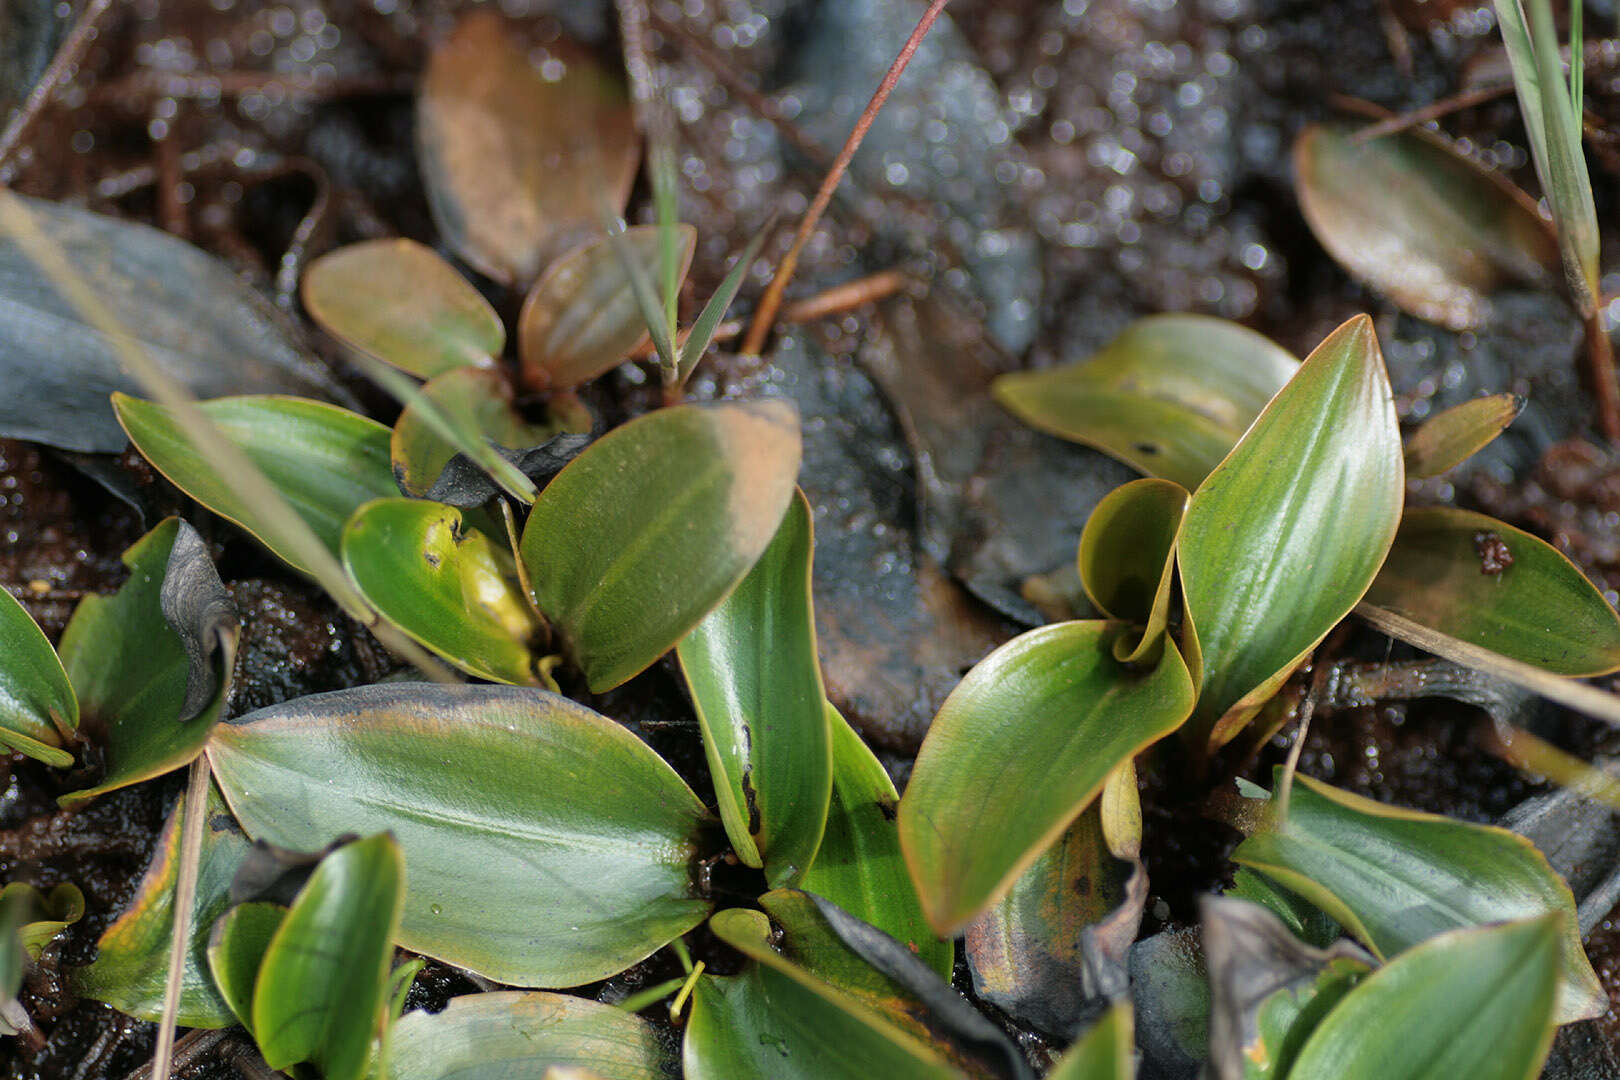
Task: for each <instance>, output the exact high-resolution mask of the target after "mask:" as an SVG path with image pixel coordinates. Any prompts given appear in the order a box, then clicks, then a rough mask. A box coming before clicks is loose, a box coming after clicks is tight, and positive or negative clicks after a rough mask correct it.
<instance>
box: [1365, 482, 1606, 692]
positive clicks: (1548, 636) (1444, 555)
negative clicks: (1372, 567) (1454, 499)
mask: <svg viewBox="0 0 1620 1080" xmlns="http://www.w3.org/2000/svg"><path fill="white" fill-rule="evenodd" d="M1366 603H1368V604H1370V605H1371V606H1373V607H1377V608H1381V609H1383V610H1385V611H1389V612H1393V613H1394V614H1396V615H1399V616H1401V617H1403V618H1407V619H1411V620H1412V621H1414V622H1417V623H1421V624H1422V625H1424V626H1427V627H1429V628H1431V629H1433V630H1436V631H1438V632H1439V633H1441V634H1445V635H1446V636H1448V637H1452V638H1456V639H1458V640H1460V641H1463V642H1467V643H1468V644H1470V645H1477V646H1479V647H1480V648H1483V649H1489V650H1490V651H1492V652H1495V653H1500V654H1501V655H1503V656H1507V657H1509V658H1511V659H1514V660H1520V661H1523V662H1524V663H1527V664H1533V665H1535V666H1536V667H1539V668H1543V669H1545V670H1547V671H1550V672H1552V673H1553V674H1555V675H1568V676H1584V675H1603V674H1607V673H1608V672H1611V671H1614V670H1616V669H1620V615H1616V614H1615V610H1614V608H1613V607H1611V606H1610V605H1609V602H1608V601H1607V600H1605V599H1603V594H1602V593H1600V592H1598V590H1597V588H1596V586H1594V585H1593V584H1592V583H1591V582H1590V581H1588V580H1587V578H1586V576H1585V575H1584V574H1582V573H1581V572H1580V570H1579V569H1577V568H1576V566H1575V564H1574V563H1572V562H1570V561H1569V559H1568V558H1566V557H1565V556H1564V555H1563V554H1562V553H1561V552H1559V551H1558V550H1557V549H1556V548H1554V547H1552V545H1550V544H1548V543H1547V542H1546V541H1544V540H1542V539H1540V538H1539V537H1536V536H1532V535H1531V534H1529V533H1527V532H1525V531H1523V530H1522V529H1515V528H1514V527H1513V526H1511V525H1509V524H1507V523H1506V522H1502V521H1498V520H1496V519H1495V518H1492V517H1487V516H1486V515H1484V514H1476V513H1474V512H1473V511H1470V510H1459V509H1456V508H1454V507H1440V506H1432V507H1422V508H1418V509H1413V510H1408V511H1407V512H1406V514H1405V516H1404V517H1403V518H1402V519H1401V527H1400V532H1399V533H1397V534H1396V536H1395V545H1394V547H1392V548H1391V549H1390V552H1389V558H1388V559H1387V560H1386V561H1385V562H1384V566H1383V569H1381V570H1380V571H1379V572H1378V578H1377V580H1375V581H1374V582H1373V584H1372V588H1370V589H1368V590H1367V597H1366Z"/></svg>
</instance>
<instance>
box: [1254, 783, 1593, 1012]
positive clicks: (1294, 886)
mask: <svg viewBox="0 0 1620 1080" xmlns="http://www.w3.org/2000/svg"><path fill="white" fill-rule="evenodd" d="M1232 858H1233V859H1235V860H1236V861H1237V862H1239V863H1241V864H1243V865H1244V866H1248V867H1252V868H1253V869H1255V870H1259V871H1261V872H1262V873H1264V874H1265V875H1266V876H1267V877H1269V878H1273V879H1275V880H1276V881H1277V882H1279V883H1280V884H1282V885H1284V886H1286V887H1287V888H1289V889H1291V890H1293V891H1294V892H1296V893H1298V894H1299V895H1301V896H1303V897H1304V898H1305V899H1307V900H1309V901H1310V902H1311V903H1313V904H1315V905H1316V906H1317V907H1319V908H1321V909H1322V910H1323V911H1325V912H1327V913H1328V914H1329V915H1331V916H1333V918H1335V919H1337V920H1338V921H1339V923H1340V925H1342V926H1343V927H1344V928H1345V929H1346V930H1348V931H1349V932H1350V933H1351V934H1354V935H1355V937H1356V939H1357V940H1359V941H1360V942H1361V943H1362V944H1363V945H1366V946H1367V947H1368V948H1369V949H1371V950H1372V951H1373V952H1374V953H1376V954H1377V955H1379V956H1383V957H1392V956H1394V955H1395V954H1397V953H1399V952H1401V951H1402V950H1403V949H1407V948H1410V947H1411V946H1413V945H1416V944H1417V943H1418V942H1421V941H1425V940H1427V939H1428V938H1431V937H1434V936H1435V935H1437V934H1441V933H1444V932H1445V931H1447V930H1453V929H1456V928H1458V927H1466V926H1478V925H1482V924H1485V923H1493V922H1504V921H1507V920H1511V919H1523V918H1529V917H1534V916H1539V915H1547V914H1551V915H1555V916H1556V917H1557V918H1559V919H1561V920H1562V921H1563V925H1562V928H1561V931H1560V941H1561V943H1562V944H1561V949H1562V953H1563V977H1562V980H1561V988H1560V991H1559V997H1558V1009H1557V1015H1558V1021H1559V1023H1569V1022H1571V1021H1574V1020H1579V1019H1584V1018H1587V1017H1592V1016H1598V1015H1600V1014H1601V1013H1602V1012H1603V1011H1604V1010H1605V1009H1607V1008H1608V1004H1607V1002H1608V998H1607V997H1606V995H1605V994H1604V992H1603V989H1602V987H1601V985H1600V984H1599V982H1598V979H1597V975H1596V974H1595V973H1594V972H1593V971H1592V965H1591V963H1590V962H1589V961H1588V960H1587V959H1586V953H1585V952H1584V951H1583V950H1582V948H1581V941H1580V932H1579V929H1578V927H1577V925H1576V920H1575V900H1574V898H1573V897H1572V896H1571V895H1570V892H1569V886H1567V885H1565V884H1564V882H1563V879H1561V878H1560V877H1559V876H1558V875H1557V874H1555V873H1553V871H1552V868H1551V867H1549V866H1548V865H1547V860H1546V858H1545V857H1544V856H1543V855H1542V854H1541V852H1539V851H1537V850H1536V849H1535V848H1534V847H1533V846H1532V845H1531V844H1530V842H1529V841H1528V840H1525V839H1524V838H1523V837H1520V836H1515V835H1514V834H1513V833H1510V832H1508V831H1507V830H1505V829H1498V828H1493V827H1491V826H1487V825H1470V824H1467V823H1464V822H1461V821H1453V820H1451V819H1450V818H1444V817H1439V816H1436V815H1434V814H1420V813H1417V812H1416V811H1412V810H1400V809H1396V808H1394V807H1389V806H1382V805H1380V804H1378V803H1375V802H1372V801H1371V800H1369V799H1363V798H1361V797H1360V796H1357V795H1352V794H1350V793H1349V792H1346V791H1338V790H1335V789H1334V788H1331V787H1329V786H1328V785H1326V784H1323V783H1321V782H1320V781H1317V780H1312V779H1310V778H1309V777H1306V776H1296V777H1295V783H1294V789H1293V797H1292V799H1291V801H1290V804H1289V810H1288V818H1287V820H1286V821H1276V820H1273V821H1272V822H1271V824H1270V825H1269V826H1268V827H1266V828H1264V829H1262V830H1261V831H1259V832H1256V833H1255V834H1254V835H1253V836H1250V837H1249V838H1248V839H1247V840H1245V841H1243V843H1241V844H1239V845H1238V848H1237V850H1236V851H1234V852H1233V853H1232Z"/></svg>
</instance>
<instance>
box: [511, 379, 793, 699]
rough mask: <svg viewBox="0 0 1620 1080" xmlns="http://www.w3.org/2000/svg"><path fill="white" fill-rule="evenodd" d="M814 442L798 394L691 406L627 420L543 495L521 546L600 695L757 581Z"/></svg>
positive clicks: (537, 591)
mask: <svg viewBox="0 0 1620 1080" xmlns="http://www.w3.org/2000/svg"><path fill="white" fill-rule="evenodd" d="M800 452H801V444H800V439H799V420H798V414H797V413H796V412H795V410H794V408H793V406H792V404H790V403H788V402H786V401H782V400H780V399H767V400H763V401H750V402H740V403H736V404H725V405H712V406H698V405H681V406H676V407H675V408H670V409H662V410H660V411H658V412H655V413H652V414H650V415H647V416H643V417H641V418H640V419H638V420H633V421H631V422H630V423H628V424H625V425H623V426H622V427H619V428H616V429H614V430H613V431H612V432H610V433H608V434H607V435H605V436H603V437H602V438H600V439H598V440H597V441H596V442H595V443H593V444H591V447H590V449H588V450H586V451H585V452H584V453H582V454H580V455H579V457H577V458H575V459H574V460H573V462H572V463H570V464H569V465H568V467H567V468H565V469H563V471H562V472H560V473H558V474H557V478H556V479H555V480H553V481H552V482H551V483H550V485H548V486H547V487H546V489H545V490H544V491H543V492H541V493H540V498H539V499H537V500H535V504H534V510H533V512H532V513H530V515H529V521H528V524H527V525H526V526H525V527H524V530H523V540H522V544H521V549H522V551H521V558H522V559H523V562H524V566H525V567H526V568H527V570H528V572H529V580H530V582H531V583H532V586H533V588H534V597H535V601H536V602H537V603H538V604H539V607H540V610H541V611H542V612H543V613H544V614H545V615H546V617H547V618H548V619H550V620H551V623H552V627H553V629H554V630H556V631H557V632H558V633H559V634H560V636H561V638H562V644H563V647H564V648H565V649H566V650H567V652H568V653H569V654H570V655H571V656H572V657H573V658H574V660H575V661H577V662H578V663H579V665H580V666H581V667H582V668H584V670H585V676H586V678H587V680H588V681H589V683H590V687H591V691H592V692H593V693H601V692H602V691H604V690H608V689H611V688H612V687H615V686H617V685H619V684H620V683H622V682H624V681H625V680H626V679H629V678H630V677H631V676H633V675H636V674H639V673H640V672H641V671H642V670H643V669H645V668H646V667H647V666H648V665H649V664H651V663H652V662H653V661H654V660H657V659H658V658H659V657H660V656H662V655H663V654H664V653H665V652H667V651H668V650H669V649H671V648H673V647H674V645H675V644H676V643H677V642H678V641H680V640H681V638H683V637H685V636H686V635H687V633H688V632H690V631H691V629H692V628H693V627H694V626H696V625H697V624H698V622H699V621H700V620H701V619H702V618H703V617H704V616H705V615H707V614H708V613H709V611H710V610H711V609H713V608H714V606H715V605H716V604H718V603H719V602H720V601H721V600H722V599H723V598H724V597H725V596H726V594H727V593H729V592H730V591H731V590H732V588H733V587H734V586H736V584H737V583H738V582H739V581H741V580H742V579H743V576H744V575H745V574H747V573H748V571H749V569H750V568H751V567H752V566H753V565H754V562H755V561H756V560H757V559H758V558H759V556H760V554H761V553H762V552H763V551H764V550H765V547H766V545H767V544H769V543H770V541H771V538H772V537H773V536H775V534H776V530H777V526H778V525H779V524H780V523H781V521H782V515H783V514H784V513H785V512H786V511H787V507H788V503H789V502H790V501H791V500H792V498H793V481H794V478H795V477H796V476H797V475H798V472H799V455H800Z"/></svg>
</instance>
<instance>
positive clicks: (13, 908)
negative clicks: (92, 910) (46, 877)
mask: <svg viewBox="0 0 1620 1080" xmlns="http://www.w3.org/2000/svg"><path fill="white" fill-rule="evenodd" d="M0 909H4V911H5V914H4V916H3V917H0V918H3V921H4V922H5V923H8V924H10V925H11V926H12V928H13V930H14V932H15V933H16V935H17V941H18V943H19V944H20V945H21V946H22V949H23V952H24V953H26V954H27V957H28V959H29V960H38V959H39V954H40V953H41V952H43V951H44V949H45V946H47V945H49V944H50V943H51V940H52V939H53V938H55V937H56V935H58V934H60V933H61V932H62V931H63V930H65V929H67V928H68V927H70V926H72V925H73V924H74V923H76V922H78V921H79V920H80V919H82V918H83V917H84V893H83V892H82V891H81V890H80V889H79V887H78V886H77V885H74V884H72V883H70V882H63V883H62V884H60V885H57V886H55V887H53V888H52V889H51V890H50V892H41V891H40V890H39V889H36V888H35V887H34V886H32V885H29V884H26V883H24V882H21V881H13V882H12V883H11V884H9V885H7V886H6V887H5V888H4V889H0ZM12 992H13V993H15V990H13V991H12Z"/></svg>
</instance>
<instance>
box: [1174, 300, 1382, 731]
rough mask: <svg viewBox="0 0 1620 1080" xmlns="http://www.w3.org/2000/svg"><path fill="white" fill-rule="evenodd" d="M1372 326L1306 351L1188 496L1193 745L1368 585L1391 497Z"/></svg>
mask: <svg viewBox="0 0 1620 1080" xmlns="http://www.w3.org/2000/svg"><path fill="white" fill-rule="evenodd" d="M1404 489H1405V479H1404V476H1403V473H1402V465H1401V438H1400V429H1399V428H1398V427H1397V425H1396V422H1395V407H1394V404H1393V402H1392V398H1391V394H1390V389H1389V379H1388V377H1387V376H1386V375H1385V372H1384V360H1383V356H1382V355H1381V354H1380V352H1379V350H1378V339H1377V338H1376V337H1375V336H1374V334H1373V326H1372V320H1371V319H1368V318H1367V317H1366V316H1364V315H1363V316H1358V317H1357V318H1355V319H1352V320H1350V321H1349V322H1347V323H1345V324H1344V325H1343V326H1341V327H1339V329H1337V330H1335V331H1334V332H1333V333H1332V334H1330V335H1328V338H1327V340H1325V341H1323V342H1322V344H1321V345H1319V346H1318V347H1317V348H1316V351H1314V352H1313V353H1311V355H1310V357H1309V358H1308V359H1307V360H1306V361H1305V363H1304V364H1302V365H1301V366H1300V369H1299V372H1298V374H1296V375H1295V376H1294V378H1293V379H1292V380H1290V382H1289V383H1288V385H1287V386H1286V387H1284V388H1283V390H1282V392H1281V393H1279V394H1278V395H1277V397H1276V398H1275V400H1273V401H1272V402H1271V404H1270V405H1268V406H1266V409H1265V411H1264V412H1263V413H1261V414H1260V417H1259V419H1257V420H1256V421H1255V422H1254V426H1253V427H1252V428H1250V429H1249V431H1248V434H1246V435H1244V436H1243V439H1242V441H1241V442H1239V443H1238V445H1237V446H1236V447H1235V448H1233V450H1232V453H1231V454H1229V455H1228V456H1227V458H1226V460H1225V461H1223V462H1221V464H1220V466H1219V467H1218V468H1217V469H1216V470H1215V471H1214V472H1212V473H1211V474H1210V475H1209V479H1207V480H1206V481H1204V484H1203V486H1202V487H1200V488H1199V489H1198V491H1197V492H1195V493H1194V494H1193V497H1192V503H1191V505H1190V506H1189V507H1188V508H1187V516H1186V519H1185V520H1184V521H1183V522H1182V526H1181V536H1180V539H1179V540H1178V555H1177V557H1178V560H1179V563H1180V567H1181V583H1182V591H1183V594H1184V597H1185V602H1186V613H1187V623H1188V624H1189V626H1190V628H1191V630H1190V632H1189V636H1191V637H1194V639H1195V640H1196V642H1197V646H1198V654H1199V655H1200V656H1201V659H1202V663H1201V665H1195V666H1197V667H1200V668H1201V676H1200V677H1199V680H1198V682H1199V689H1198V695H1199V696H1198V716H1199V718H1200V727H1199V735H1200V737H1201V736H1202V735H1203V734H1206V733H1207V734H1209V736H1210V742H1211V744H1212V746H1218V745H1220V744H1222V743H1224V742H1225V741H1227V740H1228V739H1230V738H1231V737H1232V736H1233V735H1235V734H1236V733H1237V731H1238V730H1239V729H1240V728H1241V727H1242V725H1243V724H1244V723H1246V722H1247V720H1248V718H1249V716H1250V715H1252V714H1253V712H1254V710H1255V709H1257V708H1258V707H1259V706H1260V705H1261V704H1263V703H1264V702H1265V700H1266V698H1268V697H1270V696H1271V694H1272V693H1273V692H1274V691H1275V690H1276V688H1277V686H1278V685H1280V683H1281V681H1282V680H1283V679H1285V678H1286V677H1287V676H1288V673H1289V672H1291V671H1293V669H1294V668H1295V667H1296V666H1298V664H1299V662H1300V661H1301V660H1303V659H1304V657H1305V654H1306V653H1308V652H1310V650H1311V649H1313V648H1314V647H1315V646H1316V643H1317V642H1318V641H1321V640H1322V638H1323V636H1325V635H1326V634H1327V632H1328V631H1329V630H1331V629H1332V628H1333V626H1334V624H1335V623H1337V622H1338V621H1339V620H1340V619H1342V618H1344V617H1345V615H1347V614H1349V612H1350V609H1351V608H1353V607H1355V605H1356V601H1358V600H1360V599H1361V595H1362V593H1364V592H1366V591H1367V586H1368V585H1370V584H1371V583H1372V580H1373V576H1374V575H1375V574H1377V572H1378V567H1379V566H1380V565H1381V564H1382V563H1383V561H1384V555H1385V553H1386V552H1388V551H1389V546H1390V544H1391V542H1392V541H1393V540H1394V539H1395V528H1396V526H1397V524H1399V522H1400V517H1401V504H1402V501H1403V499H1404V496H1405V491H1404Z"/></svg>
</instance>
